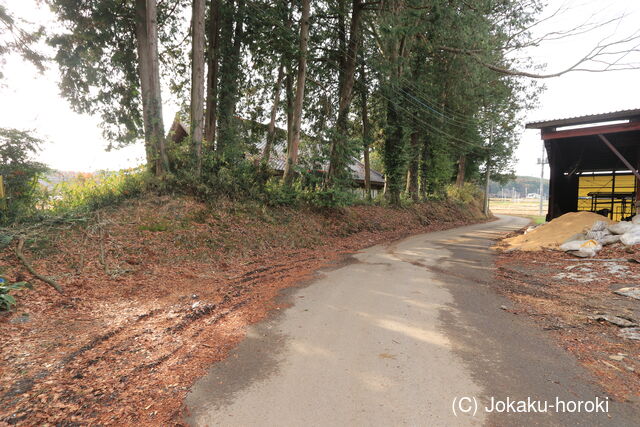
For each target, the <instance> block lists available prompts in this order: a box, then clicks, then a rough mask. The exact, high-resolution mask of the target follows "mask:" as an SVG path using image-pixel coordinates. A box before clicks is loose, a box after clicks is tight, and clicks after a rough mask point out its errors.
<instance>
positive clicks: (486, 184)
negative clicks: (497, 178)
mask: <svg viewBox="0 0 640 427" xmlns="http://www.w3.org/2000/svg"><path fill="white" fill-rule="evenodd" d="M492 146H493V122H492V123H491V127H490V128H489V149H491V147H492ZM489 156H491V154H489ZM490 179H491V157H487V170H486V172H485V182H484V216H489V180H490Z"/></svg>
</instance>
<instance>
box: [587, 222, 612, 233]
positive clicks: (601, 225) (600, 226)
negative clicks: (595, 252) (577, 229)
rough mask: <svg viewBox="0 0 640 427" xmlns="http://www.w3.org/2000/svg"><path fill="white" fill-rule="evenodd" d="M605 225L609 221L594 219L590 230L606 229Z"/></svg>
mask: <svg viewBox="0 0 640 427" xmlns="http://www.w3.org/2000/svg"><path fill="white" fill-rule="evenodd" d="M607 225H609V223H607V222H605V221H596V222H594V223H593V226H591V231H594V232H598V231H608V230H607Z"/></svg>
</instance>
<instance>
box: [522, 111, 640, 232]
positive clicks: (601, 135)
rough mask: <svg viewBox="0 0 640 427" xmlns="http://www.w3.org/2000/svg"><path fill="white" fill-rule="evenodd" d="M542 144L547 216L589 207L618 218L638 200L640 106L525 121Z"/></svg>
mask: <svg viewBox="0 0 640 427" xmlns="http://www.w3.org/2000/svg"><path fill="white" fill-rule="evenodd" d="M526 128H527V129H540V131H541V132H540V133H541V137H542V139H543V140H544V145H545V148H546V150H547V155H548V159H549V168H550V170H551V176H550V178H549V211H548V213H547V220H551V219H553V218H556V217H558V216H560V215H563V214H565V213H567V212H576V211H578V210H591V211H597V212H599V213H602V214H606V215H608V216H609V217H611V218H613V219H616V220H620V219H624V218H627V217H629V216H631V215H633V214H635V213H636V207H637V206H636V203H637V201H638V200H640V197H638V196H639V195H640V194H639V192H640V186H639V185H638V180H640V174H638V169H640V109H635V110H624V111H616V112H612V113H604V114H594V115H588V116H581V117H572V118H567V119H556V120H545V121H540V122H532V123H527V125H526Z"/></svg>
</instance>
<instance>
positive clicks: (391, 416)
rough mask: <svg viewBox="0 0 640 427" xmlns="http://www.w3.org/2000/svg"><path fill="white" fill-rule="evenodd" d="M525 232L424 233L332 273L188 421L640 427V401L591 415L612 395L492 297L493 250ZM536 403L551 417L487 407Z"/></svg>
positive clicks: (297, 293)
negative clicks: (507, 235) (505, 239)
mask: <svg viewBox="0 0 640 427" xmlns="http://www.w3.org/2000/svg"><path fill="white" fill-rule="evenodd" d="M526 223H527V220H526V219H523V218H516V217H508V216H501V217H500V219H499V220H498V221H494V222H490V223H487V224H479V225H472V226H467V227H461V228H456V229H452V230H446V231H441V232H435V233H428V234H422V235H418V236H414V237H410V238H407V239H404V240H402V241H399V242H395V243H393V244H390V245H386V246H382V245H380V246H375V247H372V248H369V249H367V250H364V251H362V252H361V253H358V254H357V255H355V256H353V257H351V258H350V259H349V260H347V261H346V262H345V263H344V264H342V265H340V266H338V267H336V268H334V269H331V270H326V271H323V272H322V273H321V274H320V276H319V278H318V279H316V280H314V281H313V282H312V283H310V284H308V285H307V286H305V287H302V288H298V289H295V290H293V291H291V292H290V293H289V294H288V295H286V296H284V298H287V299H288V300H289V301H290V302H291V303H292V306H291V307H290V308H288V309H286V310H283V312H282V313H279V314H277V315H274V316H272V317H271V319H269V320H267V321H265V322H262V323H260V324H258V325H254V326H253V327H251V328H250V329H249V331H248V334H247V338H246V339H245V340H244V341H243V342H242V343H241V344H240V345H239V346H238V348H237V349H236V350H235V351H234V352H233V353H232V354H231V355H230V357H228V358H227V359H226V360H225V361H222V362H219V363H217V364H215V365H213V366H212V367H211V369H210V371H209V373H208V374H207V375H206V376H205V377H203V378H202V379H200V380H199V381H198V382H197V383H196V384H195V386H194V387H193V389H192V390H191V392H190V393H189V395H188V397H187V401H186V405H187V408H188V414H189V417H188V418H187V420H186V421H187V422H189V423H190V424H192V425H199V426H205V425H209V426H213V425H225V426H227V425H228V426H365V425H366V426H369V425H375V426H396V425H412V426H413V425H420V426H422V425H424V426H451V425H453V426H457V425H460V426H466V425H499V426H504V425H506V426H509V425H584V426H596V425H611V426H627V425H629V426H634V425H636V426H637V425H640V413H639V412H638V408H637V406H634V405H632V404H630V403H617V402H608V408H606V407H605V406H604V405H603V404H601V405H600V406H599V407H598V406H596V405H597V403H598V401H597V400H596V399H600V402H602V399H604V396H605V394H604V393H603V391H602V390H601V389H600V388H599V387H598V386H597V385H596V383H595V382H594V380H593V378H592V377H590V375H589V374H588V373H587V372H586V371H585V370H584V369H582V368H581V367H580V366H578V364H577V363H576V361H575V360H574V359H573V358H572V357H571V356H570V355H568V354H567V353H566V352H565V351H564V350H562V349H561V348H559V347H558V346H557V345H556V344H554V343H553V342H552V341H551V340H550V339H549V338H548V337H546V336H545V332H543V331H541V330H540V328H539V327H537V326H536V325H535V324H533V323H532V322H531V321H530V320H529V319H527V318H526V317H525V316H518V315H514V314H512V313H509V312H508V311H505V310H501V309H500V307H501V306H502V305H509V302H508V301H507V300H505V299H504V298H502V297H500V296H498V295H497V294H496V293H495V292H494V291H492V289H491V286H490V283H489V281H490V280H492V269H493V262H492V257H493V253H492V250H491V249H490V246H492V244H493V243H494V242H493V240H494V239H496V238H498V237H500V236H501V235H503V234H505V233H507V232H509V231H512V230H515V229H518V228H521V227H523V226H524V225H526ZM527 398H530V401H531V402H532V404H533V409H538V410H539V411H542V412H531V408H532V406H527V407H526V410H527V411H529V412H528V413H522V412H519V413H513V412H510V413H507V412H500V413H498V412H490V409H491V407H492V406H493V404H492V399H493V400H494V401H498V402H505V403H508V402H507V399H511V401H519V400H526V399H527ZM558 399H559V401H560V402H559V401H558ZM577 401H584V402H595V403H592V404H589V403H583V404H582V405H583V406H582V408H583V409H582V412H581V413H578V412H573V413H570V412H562V411H563V410H565V411H568V410H571V409H572V408H574V406H573V405H578V403H572V402H577ZM538 402H539V403H538ZM545 402H546V404H547V410H546V412H544V408H545V407H544V403H545ZM562 402H564V408H563V407H562V405H563V403H562ZM497 405H498V407H499V406H500V405H501V404H500V403H497ZM536 405H539V406H536ZM551 405H553V407H551ZM556 405H558V406H560V408H559V409H556V408H555V407H556ZM591 405H594V407H593V408H592V407H591ZM511 408H512V409H518V407H517V406H511ZM605 408H606V409H608V412H607V413H604V412H598V413H594V412H591V413H589V412H585V411H586V410H589V409H592V410H596V409H598V410H604V409H605ZM501 409H502V408H501ZM504 409H506V408H504ZM520 409H522V408H520ZM574 409H575V408H574ZM465 411H468V412H467V413H465Z"/></svg>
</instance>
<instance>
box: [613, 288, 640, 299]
mask: <svg viewBox="0 0 640 427" xmlns="http://www.w3.org/2000/svg"><path fill="white" fill-rule="evenodd" d="M613 293H614V294H618V295H622V296H625V297H629V298H634V299H637V300H640V286H632V287H628V288H620V289H618V290H616V291H613Z"/></svg>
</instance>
